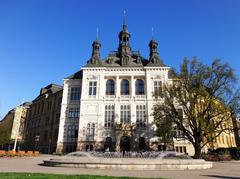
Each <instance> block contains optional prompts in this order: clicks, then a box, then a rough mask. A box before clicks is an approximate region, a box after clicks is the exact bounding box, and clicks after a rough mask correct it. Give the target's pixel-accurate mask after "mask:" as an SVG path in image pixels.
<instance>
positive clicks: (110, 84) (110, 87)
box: [106, 80, 115, 95]
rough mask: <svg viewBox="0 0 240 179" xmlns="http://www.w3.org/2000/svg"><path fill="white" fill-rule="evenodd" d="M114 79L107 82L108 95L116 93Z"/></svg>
mask: <svg viewBox="0 0 240 179" xmlns="http://www.w3.org/2000/svg"><path fill="white" fill-rule="evenodd" d="M114 90H115V89H114V81H113V80H107V83H106V95H114Z"/></svg>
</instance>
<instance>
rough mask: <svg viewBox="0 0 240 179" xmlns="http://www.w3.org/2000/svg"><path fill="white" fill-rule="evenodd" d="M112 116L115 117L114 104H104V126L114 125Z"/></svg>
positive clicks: (110, 126)
mask: <svg viewBox="0 0 240 179" xmlns="http://www.w3.org/2000/svg"><path fill="white" fill-rule="evenodd" d="M114 117H115V108H114V105H106V106H105V121H104V127H105V128H112V127H113V125H114Z"/></svg>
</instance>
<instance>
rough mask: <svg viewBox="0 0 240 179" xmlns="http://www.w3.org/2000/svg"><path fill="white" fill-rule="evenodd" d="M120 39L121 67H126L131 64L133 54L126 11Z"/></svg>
mask: <svg viewBox="0 0 240 179" xmlns="http://www.w3.org/2000/svg"><path fill="white" fill-rule="evenodd" d="M118 38H119V46H118V53H119V57H120V60H121V65H123V66H125V65H128V64H129V59H130V58H131V54H132V51H131V47H130V38H131V35H130V33H129V32H128V30H127V24H126V13H125V11H124V17H123V29H122V30H121V31H120V32H119V35H118Z"/></svg>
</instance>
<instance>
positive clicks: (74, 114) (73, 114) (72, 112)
mask: <svg viewBox="0 0 240 179" xmlns="http://www.w3.org/2000/svg"><path fill="white" fill-rule="evenodd" d="M68 117H69V118H78V117H79V108H69V110H68Z"/></svg>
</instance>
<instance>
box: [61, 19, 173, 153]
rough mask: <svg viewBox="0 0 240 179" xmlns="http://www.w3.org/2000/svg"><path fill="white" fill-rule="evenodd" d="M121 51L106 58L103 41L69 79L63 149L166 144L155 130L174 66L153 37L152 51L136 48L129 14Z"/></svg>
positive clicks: (63, 108)
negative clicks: (160, 96) (157, 111)
mask: <svg viewBox="0 0 240 179" xmlns="http://www.w3.org/2000/svg"><path fill="white" fill-rule="evenodd" d="M118 38H119V46H118V49H117V51H113V52H110V53H109V55H108V56H107V57H106V58H104V59H103V60H101V59H100V48H101V44H100V42H99V40H98V39H96V40H95V41H94V42H93V43H92V55H91V57H90V59H89V60H88V61H87V64H86V65H85V66H83V67H82V68H81V69H80V70H79V71H78V72H76V73H74V74H73V75H71V76H69V77H67V78H65V79H64V87H63V97H62V105H61V116H60V124H59V135H58V142H57V153H68V152H72V151H76V150H83V151H89V150H110V151H121V150H144V149H147V148H153V149H159V148H162V149H163V148H164V149H165V148H166V147H167V146H164V145H163V144H161V142H160V141H159V140H158V138H157V137H156V136H155V130H156V127H155V126H154V124H153V116H152V115H151V114H152V112H153V111H152V109H153V105H154V104H155V103H156V102H157V101H156V98H155V97H154V94H156V93H160V92H161V91H162V85H163V84H164V83H167V82H171V81H172V80H173V79H172V78H171V68H170V67H167V66H166V65H164V63H163V61H162V59H161V58H160V57H159V54H158V43H157V41H156V40H154V39H153V38H152V39H151V40H150V42H149V44H148V45H149V50H150V53H149V57H148V58H147V59H146V58H144V57H142V56H141V54H140V52H139V51H133V50H132V49H131V45H130V38H131V34H130V33H129V32H128V30H127V26H126V23H125V20H124V23H123V28H122V30H121V31H120V32H119V35H118Z"/></svg>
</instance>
